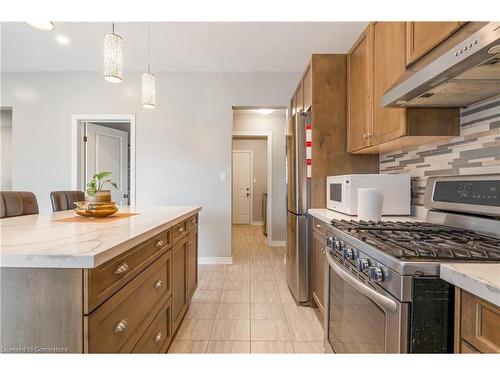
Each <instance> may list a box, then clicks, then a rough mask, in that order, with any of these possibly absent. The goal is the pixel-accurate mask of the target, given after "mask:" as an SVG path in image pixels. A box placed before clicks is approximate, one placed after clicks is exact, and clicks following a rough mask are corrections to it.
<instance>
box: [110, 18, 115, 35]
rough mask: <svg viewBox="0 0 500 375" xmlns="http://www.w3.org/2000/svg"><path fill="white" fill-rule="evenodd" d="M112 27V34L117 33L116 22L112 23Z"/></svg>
mask: <svg viewBox="0 0 500 375" xmlns="http://www.w3.org/2000/svg"><path fill="white" fill-rule="evenodd" d="M111 25H112V26H111V29H112V33H113V34H114V33H115V22H114V21H113V22H112V23H111Z"/></svg>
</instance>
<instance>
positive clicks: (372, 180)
mask: <svg viewBox="0 0 500 375" xmlns="http://www.w3.org/2000/svg"><path fill="white" fill-rule="evenodd" d="M361 188H377V189H382V190H383V192H384V206H383V210H382V215H409V214H410V212H411V178H410V176H409V175H404V174H349V175H343V176H328V177H327V178H326V202H327V204H326V206H327V208H329V209H330V210H333V211H338V212H342V213H344V214H347V215H357V214H358V189H361Z"/></svg>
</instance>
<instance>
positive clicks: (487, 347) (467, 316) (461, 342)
mask: <svg viewBox="0 0 500 375" xmlns="http://www.w3.org/2000/svg"><path fill="white" fill-rule="evenodd" d="M455 353H500V307H498V306H496V305H494V304H492V303H490V302H488V301H485V300H484V299H482V298H479V297H477V296H475V295H473V294H471V293H469V292H466V291H465V290H463V289H460V288H458V287H457V288H456V289H455Z"/></svg>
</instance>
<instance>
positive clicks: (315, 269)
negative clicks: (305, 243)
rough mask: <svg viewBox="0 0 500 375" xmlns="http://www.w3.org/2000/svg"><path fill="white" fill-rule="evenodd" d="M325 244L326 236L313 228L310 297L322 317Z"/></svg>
mask: <svg viewBox="0 0 500 375" xmlns="http://www.w3.org/2000/svg"><path fill="white" fill-rule="evenodd" d="M325 246H326V237H325V235H324V234H323V233H321V232H320V231H318V230H313V249H312V286H313V287H312V297H313V300H314V303H315V304H316V306H317V307H318V310H319V313H320V317H321V318H322V317H323V309H324V290H325V285H324V283H325V274H324V271H325V253H324V252H325Z"/></svg>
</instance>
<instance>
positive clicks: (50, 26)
mask: <svg viewBox="0 0 500 375" xmlns="http://www.w3.org/2000/svg"><path fill="white" fill-rule="evenodd" d="M26 23H27V24H28V25H30V26H31V27H34V28H35V29H38V30H43V31H52V30H54V28H55V27H56V24H55V23H54V21H26Z"/></svg>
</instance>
